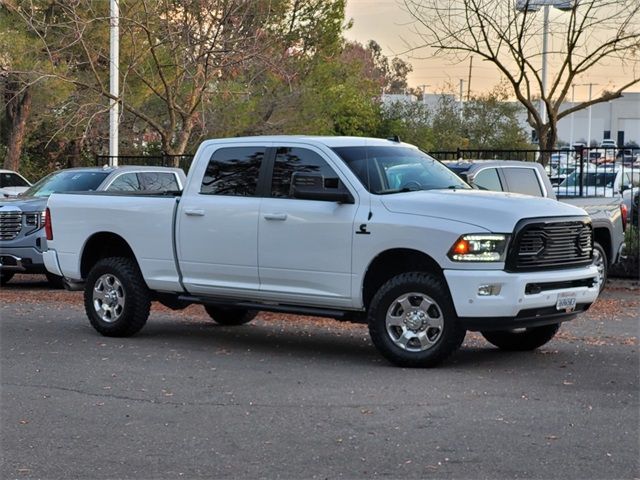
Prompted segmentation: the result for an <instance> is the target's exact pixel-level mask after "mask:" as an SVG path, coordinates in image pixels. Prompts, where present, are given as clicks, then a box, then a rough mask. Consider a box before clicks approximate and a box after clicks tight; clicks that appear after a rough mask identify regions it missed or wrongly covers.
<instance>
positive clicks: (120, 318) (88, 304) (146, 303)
mask: <svg viewBox="0 0 640 480" xmlns="http://www.w3.org/2000/svg"><path fill="white" fill-rule="evenodd" d="M111 278H115V281H113V280H110V279H111ZM116 281H117V283H116ZM100 282H102V283H100ZM94 291H95V292H98V293H97V294H96V295H97V298H96V297H94ZM112 292H113V296H112V297H110V298H105V300H104V301H103V300H101V299H100V296H103V297H107V296H108V295H110V294H111V293H112ZM114 299H115V300H114ZM109 301H114V302H115V303H117V305H115V306H114V305H109ZM100 306H101V307H100ZM99 307H100V309H103V314H104V316H103V315H101V314H100V313H99V310H100V309H99ZM84 308H85V311H86V313H87V317H89V322H90V323H91V325H92V326H93V328H95V329H96V330H97V331H98V332H100V333H101V334H102V335H104V336H107V337H129V336H131V335H134V334H135V333H137V332H139V331H140V329H141V328H142V327H144V324H145V323H146V322H147V319H148V318H149V310H150V308H151V296H150V294H149V289H148V288H147V285H146V284H145V282H144V279H143V278H142V274H141V273H140V270H139V269H138V266H137V265H136V263H135V261H133V260H132V259H130V258H121V257H110V258H104V259H102V260H100V261H99V262H98V263H96V264H95V265H94V267H93V268H92V269H91V272H89V276H88V277H87V283H86V286H85V290H84ZM107 309H109V310H111V314H110V317H111V318H105V317H108V316H109V315H107Z"/></svg>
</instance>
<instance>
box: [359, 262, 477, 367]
mask: <svg viewBox="0 0 640 480" xmlns="http://www.w3.org/2000/svg"><path fill="white" fill-rule="evenodd" d="M368 321H369V334H370V335H371V340H372V341H373V344H374V345H375V346H376V348H377V349H378V350H379V351H380V353H381V354H382V355H383V356H384V357H385V358H387V359H388V360H389V361H390V362H392V363H393V364H395V365H398V366H401V367H432V366H435V365H437V364H439V363H440V362H442V361H443V360H445V359H446V358H447V357H448V356H449V355H451V354H452V353H453V352H454V351H455V350H457V349H458V348H459V347H460V345H461V344H462V341H463V340H464V336H465V333H466V331H465V329H464V328H462V327H461V326H460V324H459V321H458V317H457V316H456V313H455V310H454V308H453V302H452V301H451V295H450V294H449V290H448V289H447V287H446V285H445V283H444V280H443V279H441V278H439V277H437V276H435V275H433V274H430V273H422V272H410V273H403V274H400V275H397V276H396V277H393V278H392V279H391V280H389V281H388V282H387V283H385V284H384V285H383V286H382V287H381V288H380V289H379V290H378V292H377V293H376V294H375V295H374V297H373V299H372V301H371V305H370V307H369V312H368Z"/></svg>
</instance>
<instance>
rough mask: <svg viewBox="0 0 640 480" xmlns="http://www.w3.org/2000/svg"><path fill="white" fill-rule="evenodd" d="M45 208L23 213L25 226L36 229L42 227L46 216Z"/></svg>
mask: <svg viewBox="0 0 640 480" xmlns="http://www.w3.org/2000/svg"><path fill="white" fill-rule="evenodd" d="M46 214H47V213H46V210H45V211H42V212H35V213H25V214H24V223H25V225H26V226H27V227H33V228H34V229H36V230H38V229H40V228H42V227H44V220H45V218H46Z"/></svg>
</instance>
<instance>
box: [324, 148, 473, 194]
mask: <svg viewBox="0 0 640 480" xmlns="http://www.w3.org/2000/svg"><path fill="white" fill-rule="evenodd" d="M332 150H333V151H334V152H335V153H336V154H337V155H338V156H339V157H340V158H341V159H342V160H343V161H344V162H345V163H346V164H347V165H348V166H349V168H350V169H351V171H353V173H355V174H356V175H357V177H358V179H360V181H361V182H362V184H363V185H364V186H365V187H366V188H367V190H369V192H371V193H375V194H378V195H384V194H389V193H398V192H409V191H413V190H434V189H445V188H451V189H453V188H465V189H468V188H471V187H469V186H468V185H467V184H466V183H464V182H463V181H462V180H461V179H460V178H459V177H458V176H457V175H456V174H455V173H453V172H452V171H450V170H449V169H448V168H447V167H445V166H444V165H442V164H441V163H440V162H438V161H437V160H435V159H434V158H432V157H430V156H429V155H427V154H425V153H423V152H421V151H420V150H417V149H415V148H410V147H402V146H398V147H379V146H370V147H369V146H367V147H334V148H333V149H332Z"/></svg>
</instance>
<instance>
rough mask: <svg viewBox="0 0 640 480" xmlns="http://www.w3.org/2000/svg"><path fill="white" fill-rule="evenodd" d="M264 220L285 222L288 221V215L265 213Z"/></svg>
mask: <svg viewBox="0 0 640 480" xmlns="http://www.w3.org/2000/svg"><path fill="white" fill-rule="evenodd" d="M264 219H265V220H280V221H284V220H286V219H287V214H286V213H265V214H264Z"/></svg>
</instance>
